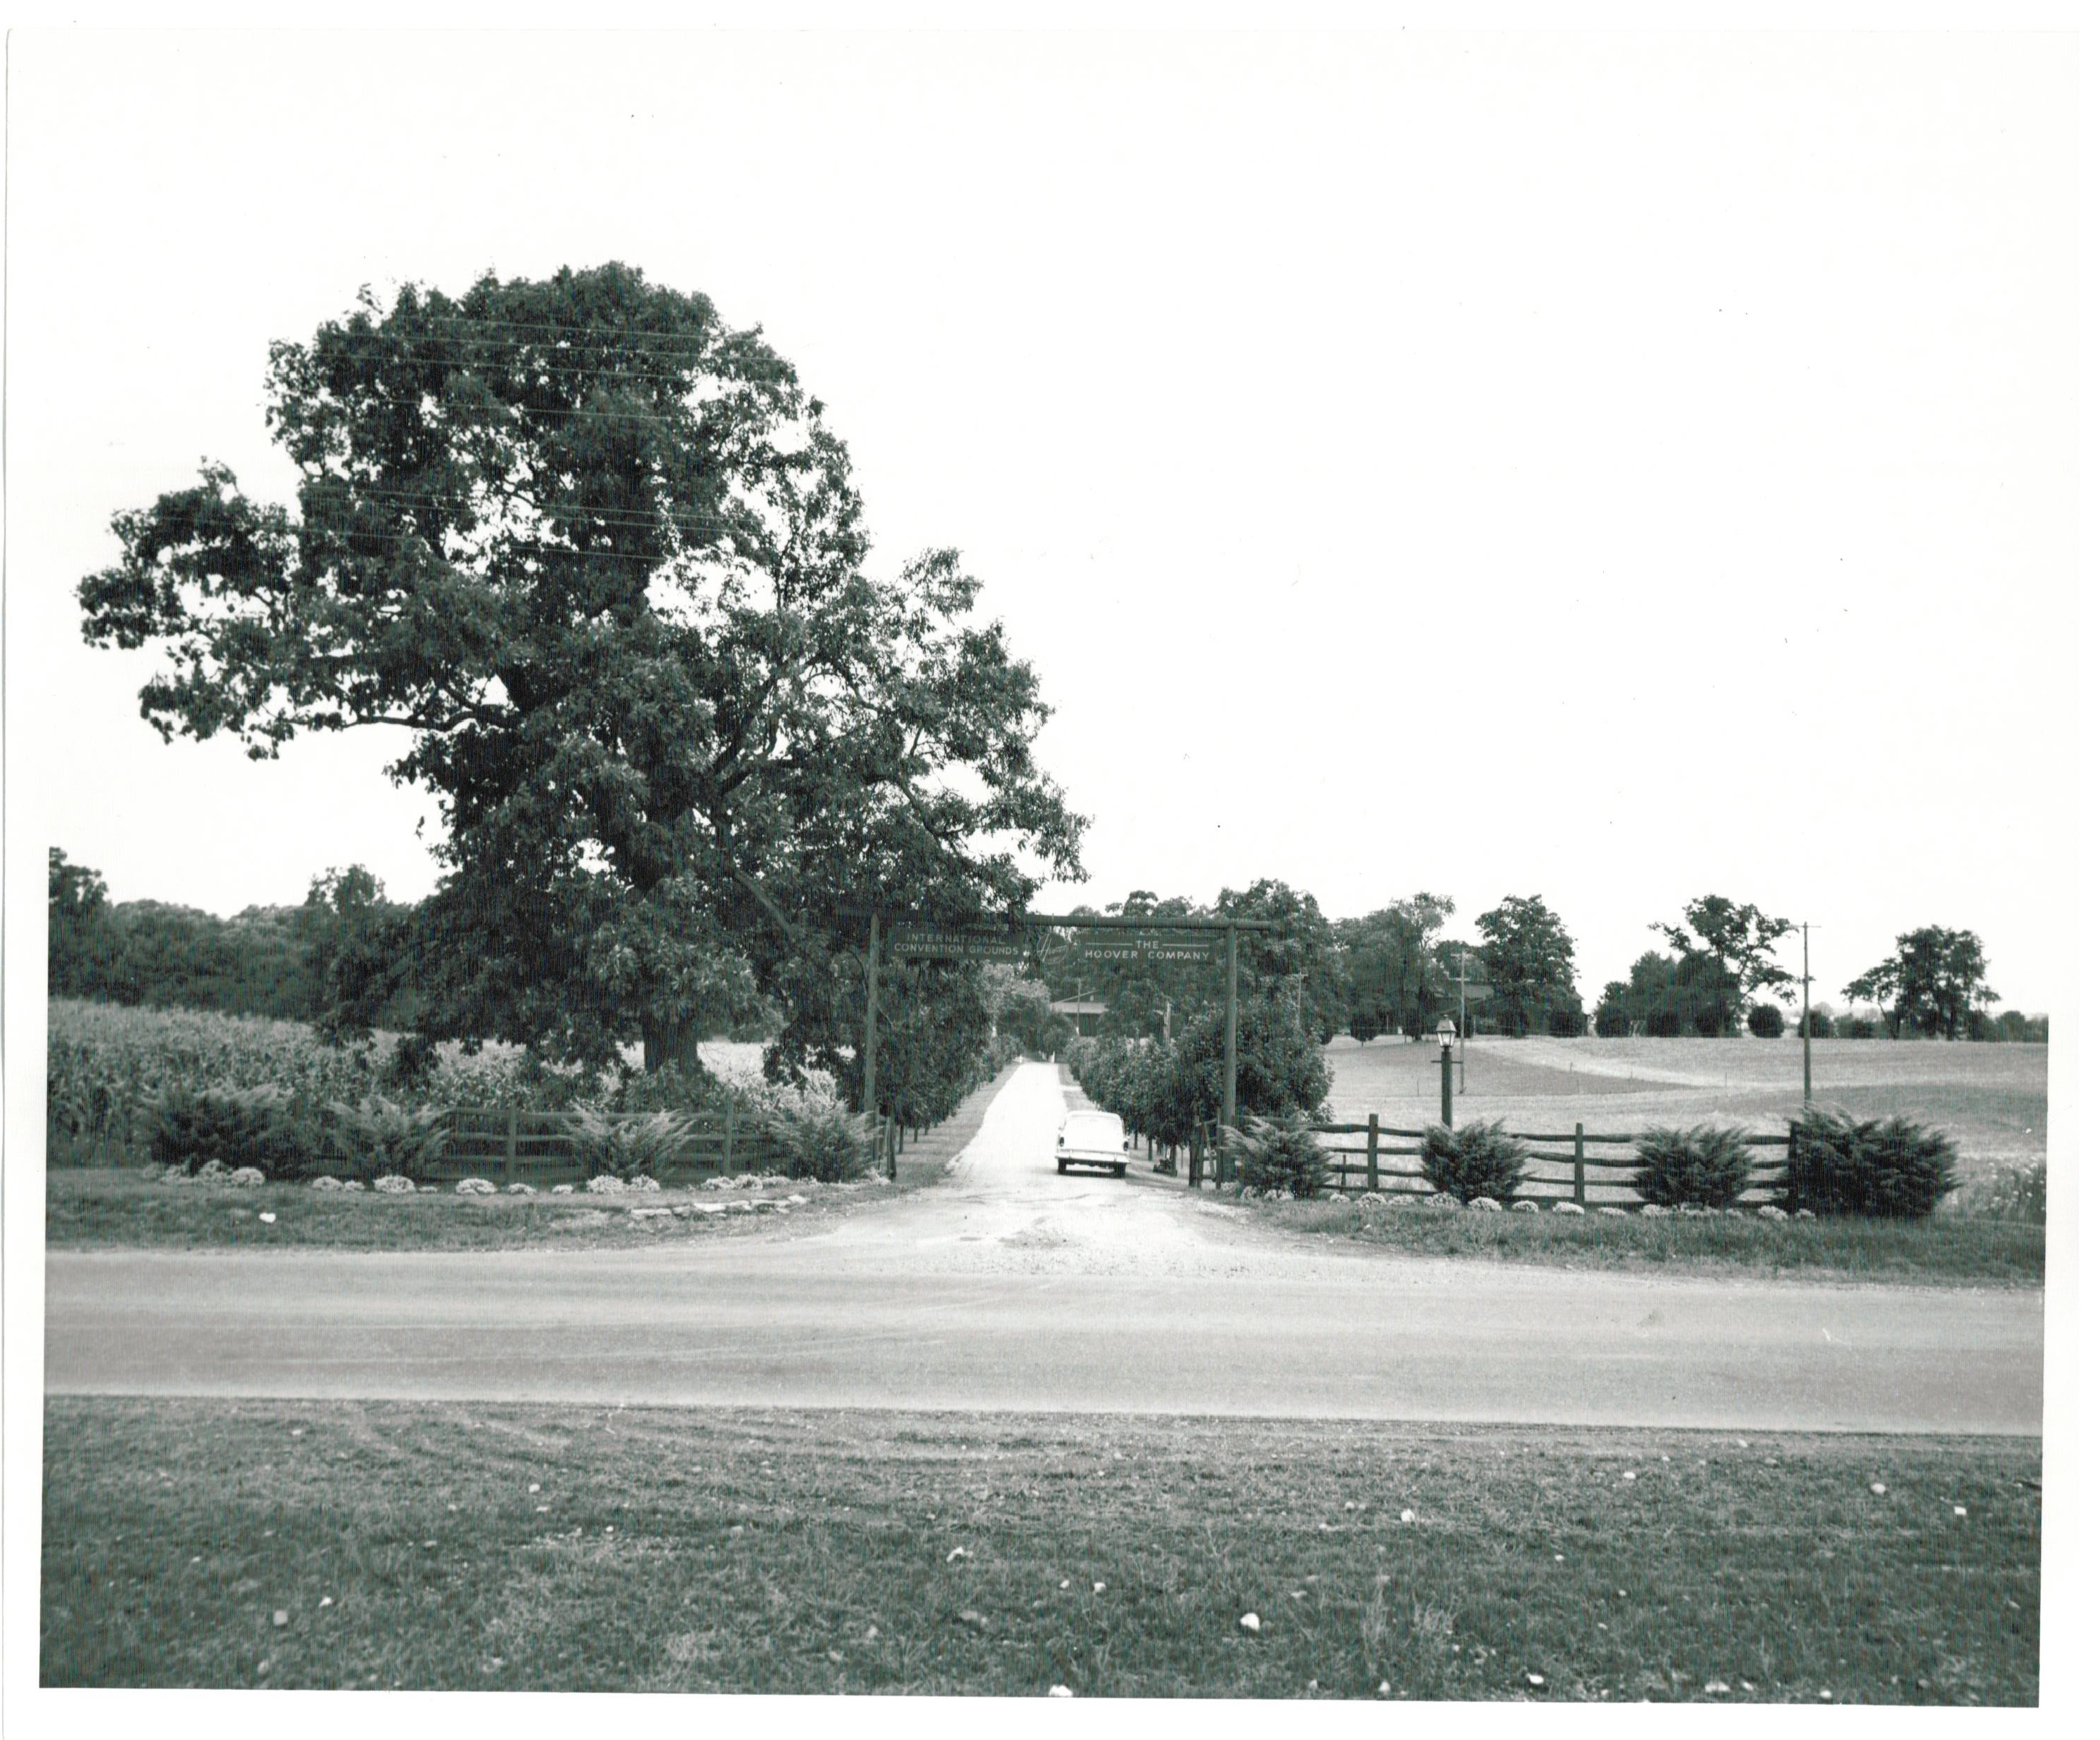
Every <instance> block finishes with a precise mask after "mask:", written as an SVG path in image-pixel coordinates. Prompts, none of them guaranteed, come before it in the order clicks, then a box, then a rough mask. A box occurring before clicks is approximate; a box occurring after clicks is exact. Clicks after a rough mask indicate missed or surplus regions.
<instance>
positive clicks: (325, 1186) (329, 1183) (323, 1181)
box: [307, 1174, 343, 1190]
mask: <svg viewBox="0 0 2100 1740" xmlns="http://www.w3.org/2000/svg"><path fill="white" fill-rule="evenodd" d="M342 1188H343V1182H342V1179H341V1178H329V1177H328V1176H327V1175H326V1174H324V1175H323V1176H321V1177H320V1178H315V1180H314V1181H313V1183H311V1184H309V1185H308V1186H307V1189H309V1190H341V1189H342Z"/></svg>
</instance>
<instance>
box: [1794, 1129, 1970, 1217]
mask: <svg viewBox="0 0 2100 1740" xmlns="http://www.w3.org/2000/svg"><path fill="white" fill-rule="evenodd" d="M1791 1134H1792V1136H1793V1141H1792V1143H1790V1144H1789V1148H1788V1151H1787V1172H1786V1183H1785V1192H1784V1200H1785V1206H1786V1207H1787V1208H1788V1209H1793V1210H1799V1209H1809V1210H1810V1211H1811V1212H1812V1213H1814V1214H1819V1215H1826V1214H1860V1215H1871V1216H1874V1217H1877V1218H1891V1219H1901V1220H1922V1219H1923V1218H1925V1217H1926V1215H1928V1214H1931V1213H1932V1211H1933V1209H1935V1207H1936V1206H1938V1205H1939V1200H1940V1198H1941V1197H1943V1196H1946V1195H1947V1194H1948V1192H1950V1191H1951V1190H1952V1189H1953V1188H1954V1186H1955V1182H1956V1180H1955V1176H1954V1158H1955V1148H1954V1143H1953V1141H1952V1139H1951V1138H1950V1137H1948V1135H1946V1134H1944V1133H1943V1132H1942V1131H1939V1130H1926V1129H1923V1128H1921V1126H1919V1125H1917V1124H1914V1123H1913V1122H1912V1121H1910V1120H1909V1119H1908V1118H1905V1117H1886V1118H1855V1117H1851V1115H1850V1114H1849V1113H1846V1112H1826V1111H1824V1110H1822V1109H1821V1108H1815V1107H1811V1108H1809V1109H1808V1110H1807V1111H1806V1112H1803V1113H1802V1116H1801V1117H1799V1118H1798V1119H1796V1120H1795V1121H1794V1123H1793V1129H1792V1131H1791Z"/></svg>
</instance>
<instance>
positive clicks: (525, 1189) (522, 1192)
mask: <svg viewBox="0 0 2100 1740" xmlns="http://www.w3.org/2000/svg"><path fill="white" fill-rule="evenodd" d="M503 1194H504V1195H505V1196H538V1195H539V1192H537V1191H536V1190H535V1189H534V1188H533V1187H532V1186H531V1185H530V1184H506V1185H505V1186H504V1187H503Z"/></svg>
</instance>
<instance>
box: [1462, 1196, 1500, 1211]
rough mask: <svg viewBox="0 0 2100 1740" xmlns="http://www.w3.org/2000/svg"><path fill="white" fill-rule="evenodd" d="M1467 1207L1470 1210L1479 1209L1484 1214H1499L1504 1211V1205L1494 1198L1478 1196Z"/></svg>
mask: <svg viewBox="0 0 2100 1740" xmlns="http://www.w3.org/2000/svg"><path fill="white" fill-rule="evenodd" d="M1466 1206H1467V1208H1469V1209H1479V1210H1480V1212H1481V1213H1482V1214H1501V1213H1502V1205H1501V1204H1500V1203H1499V1202H1498V1201H1496V1200H1495V1199H1494V1198H1493V1196H1476V1197H1474V1198H1473V1200H1471V1202H1469V1203H1467V1205H1466Z"/></svg>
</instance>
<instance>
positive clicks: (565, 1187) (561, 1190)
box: [547, 1184, 576, 1196]
mask: <svg viewBox="0 0 2100 1740" xmlns="http://www.w3.org/2000/svg"><path fill="white" fill-rule="evenodd" d="M547 1194H548V1195H549V1196H574V1195H576V1186H575V1185H573V1184H557V1185H556V1186H555V1187H554V1188H553V1189H552V1190H550V1191H549V1192H547Z"/></svg>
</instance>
